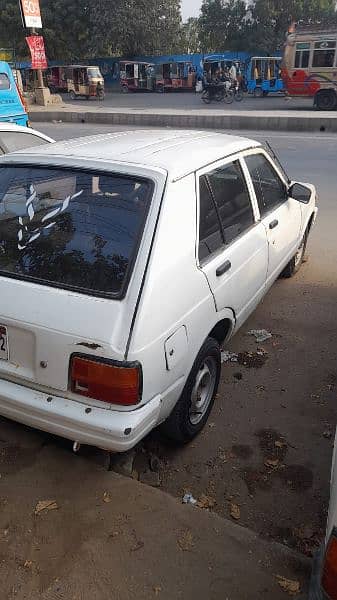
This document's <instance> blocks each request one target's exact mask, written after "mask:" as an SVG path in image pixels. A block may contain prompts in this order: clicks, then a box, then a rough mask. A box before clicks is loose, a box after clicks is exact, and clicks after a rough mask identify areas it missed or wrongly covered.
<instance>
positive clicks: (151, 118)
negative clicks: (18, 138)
mask: <svg viewBox="0 0 337 600" xmlns="http://www.w3.org/2000/svg"><path fill="white" fill-rule="evenodd" d="M29 118H30V120H31V121H32V122H40V123H41V122H46V121H62V122H64V123H96V124H100V125H102V124H106V125H130V126H132V127H134V126H152V127H176V128H193V129H218V130H219V129H243V130H247V129H248V130H249V129H251V130H255V131H256V130H259V129H261V130H263V131H268V130H271V131H302V132H304V131H307V132H308V131H309V132H317V133H318V132H327V133H333V132H337V114H336V116H334V115H333V116H331V115H324V114H320V115H319V116H318V115H317V114H313V115H310V116H298V115H291V114H289V111H287V114H285V115H280V114H272V113H271V114H270V113H269V114H264V115H261V112H260V111H259V112H258V113H254V111H252V112H251V113H244V114H238V113H233V114H215V113H211V114H209V113H208V114H207V113H204V114H200V113H198V114H186V113H170V112H152V113H150V112H137V113H134V112H130V111H125V112H122V111H111V112H108V111H106V112H101V111H70V110H41V111H39V110H32V111H31V112H30V113H29Z"/></svg>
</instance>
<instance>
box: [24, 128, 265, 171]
mask: <svg viewBox="0 0 337 600" xmlns="http://www.w3.org/2000/svg"><path fill="white" fill-rule="evenodd" d="M256 146H260V143H259V142H255V141H253V140H250V139H247V138H243V137H239V136H232V135H226V134H223V133H215V132H209V131H193V130H188V131H186V130H167V129H159V130H139V131H119V132H115V133H105V134H103V135H95V136H88V137H82V138H76V139H72V140H66V141H63V142H56V143H54V144H50V145H49V144H48V145H46V146H41V147H36V148H32V149H30V151H29V154H30V156H41V158H43V159H44V161H43V162H45V160H46V159H48V157H50V158H52V157H53V160H52V162H53V164H55V162H57V160H56V159H58V158H64V157H66V158H67V159H77V161H78V159H84V160H86V161H90V160H92V161H97V160H99V161H100V160H101V161H104V162H109V163H110V164H111V163H114V162H116V163H127V164H132V165H137V166H139V165H142V166H144V167H147V168H155V169H158V168H159V169H164V170H165V171H167V172H168V174H169V177H170V179H173V180H174V179H179V178H180V177H184V176H185V175H187V174H189V173H192V172H194V171H196V170H198V169H201V168H203V167H205V166H207V165H208V164H211V163H213V162H216V161H217V160H220V159H222V158H226V157H227V156H230V155H232V154H235V153H237V152H240V151H242V150H245V149H247V148H253V147H256ZM19 154H22V152H20V153H16V156H18V155H19ZM69 162H70V161H69V160H67V164H69ZM77 164H78V162H77Z"/></svg>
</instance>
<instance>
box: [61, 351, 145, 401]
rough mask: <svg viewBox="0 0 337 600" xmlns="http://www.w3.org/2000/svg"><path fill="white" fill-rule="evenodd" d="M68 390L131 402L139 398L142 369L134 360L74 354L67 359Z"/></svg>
mask: <svg viewBox="0 0 337 600" xmlns="http://www.w3.org/2000/svg"><path fill="white" fill-rule="evenodd" d="M70 386H71V391H72V392H74V393H75V394H80V395H81V396H85V397H86V398H93V399H95V400H101V401H102V402H108V403H109V404H121V405H123V406H132V405H135V404H138V403H139V402H140V400H141V391H142V390H141V387H142V372H141V368H140V365H138V364H135V363H130V364H128V363H121V364H118V363H114V362H112V361H109V360H105V359H99V358H94V357H87V356H83V355H81V356H78V355H74V356H72V358H71V362H70Z"/></svg>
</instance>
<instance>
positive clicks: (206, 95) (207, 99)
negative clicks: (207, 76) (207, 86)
mask: <svg viewBox="0 0 337 600" xmlns="http://www.w3.org/2000/svg"><path fill="white" fill-rule="evenodd" d="M201 100H202V101H203V102H205V104H210V103H211V97H210V95H209V91H208V90H204V91H203V92H202V94H201Z"/></svg>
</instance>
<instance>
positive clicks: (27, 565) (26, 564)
mask: <svg viewBox="0 0 337 600" xmlns="http://www.w3.org/2000/svg"><path fill="white" fill-rule="evenodd" d="M23 566H24V568H25V569H31V568H32V566H33V561H32V560H25V562H24V565H23Z"/></svg>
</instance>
